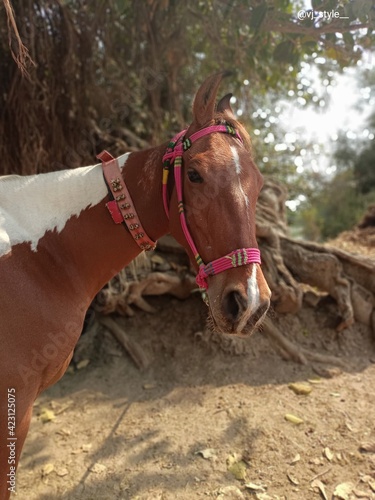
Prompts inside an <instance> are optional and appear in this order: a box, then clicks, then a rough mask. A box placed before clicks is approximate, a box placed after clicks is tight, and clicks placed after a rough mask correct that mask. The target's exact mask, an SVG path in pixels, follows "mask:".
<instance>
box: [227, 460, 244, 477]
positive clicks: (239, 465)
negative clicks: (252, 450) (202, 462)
mask: <svg viewBox="0 0 375 500" xmlns="http://www.w3.org/2000/svg"><path fill="white" fill-rule="evenodd" d="M228 471H229V472H230V473H231V474H233V476H234V477H235V478H236V479H237V480H238V481H242V480H244V479H245V478H246V464H245V462H244V461H243V460H240V461H239V462H234V463H233V464H232V465H229V466H228Z"/></svg>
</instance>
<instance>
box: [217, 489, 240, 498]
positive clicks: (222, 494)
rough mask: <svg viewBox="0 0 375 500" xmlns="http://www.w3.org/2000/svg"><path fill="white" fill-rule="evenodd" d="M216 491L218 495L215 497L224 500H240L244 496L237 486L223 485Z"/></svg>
mask: <svg viewBox="0 0 375 500" xmlns="http://www.w3.org/2000/svg"><path fill="white" fill-rule="evenodd" d="M217 493H218V496H217V497H216V498H217V499H218V500H226V499H227V498H232V499H233V500H234V499H237V498H238V499H239V500H242V499H243V498H244V496H243V494H242V491H241V490H240V489H239V488H237V486H224V487H223V488H220V489H219V491H218V492H217Z"/></svg>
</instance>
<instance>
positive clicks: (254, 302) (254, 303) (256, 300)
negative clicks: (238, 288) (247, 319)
mask: <svg viewBox="0 0 375 500" xmlns="http://www.w3.org/2000/svg"><path fill="white" fill-rule="evenodd" d="M257 269H258V266H257V265H256V264H253V269H252V271H251V276H250V278H248V280H247V300H248V304H249V307H250V308H251V310H252V311H253V312H255V311H256V310H257V309H258V307H259V304H260V293H259V287H258V282H257Z"/></svg>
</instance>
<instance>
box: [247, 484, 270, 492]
mask: <svg viewBox="0 0 375 500" xmlns="http://www.w3.org/2000/svg"><path fill="white" fill-rule="evenodd" d="M245 488H247V489H248V490H251V491H265V487H264V486H262V485H260V484H255V483H245Z"/></svg>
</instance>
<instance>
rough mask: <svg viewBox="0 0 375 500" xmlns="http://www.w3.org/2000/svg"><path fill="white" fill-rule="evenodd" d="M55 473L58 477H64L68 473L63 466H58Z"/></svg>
mask: <svg viewBox="0 0 375 500" xmlns="http://www.w3.org/2000/svg"><path fill="white" fill-rule="evenodd" d="M56 474H57V475H58V476H60V477H64V476H66V475H68V474H69V471H68V469H67V468H65V467H60V468H59V469H57V470H56Z"/></svg>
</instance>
